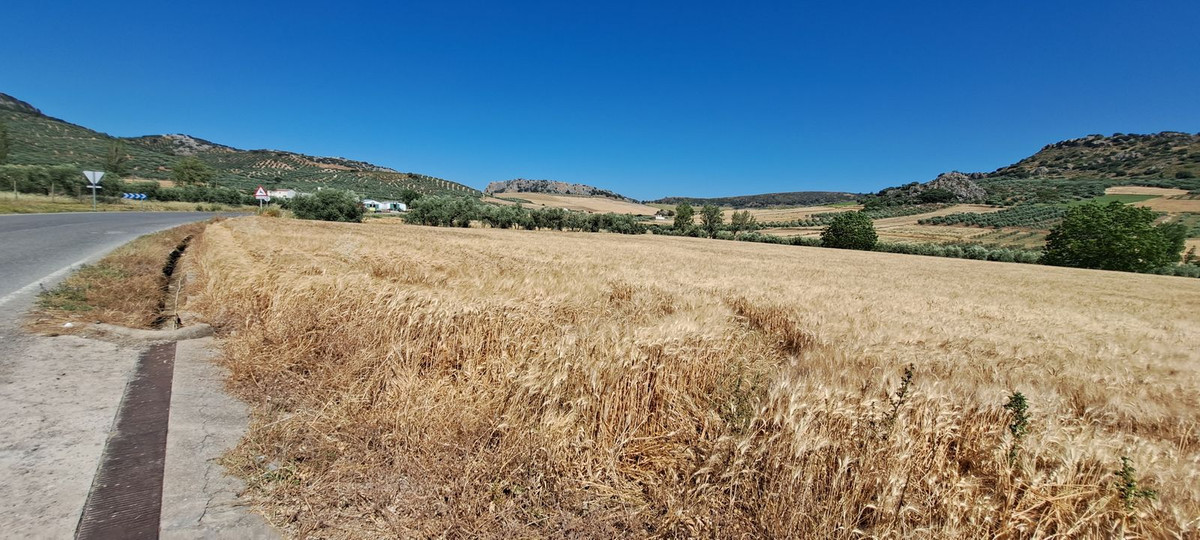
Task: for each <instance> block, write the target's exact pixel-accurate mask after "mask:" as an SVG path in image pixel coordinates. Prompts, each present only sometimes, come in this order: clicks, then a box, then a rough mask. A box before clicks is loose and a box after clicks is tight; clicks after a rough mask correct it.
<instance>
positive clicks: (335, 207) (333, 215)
mask: <svg viewBox="0 0 1200 540" xmlns="http://www.w3.org/2000/svg"><path fill="white" fill-rule="evenodd" d="M291 210H292V213H293V214H295V215H296V217H298V218H300V219H315V220H321V221H349V222H354V223H357V222H360V221H362V218H363V207H362V203H361V202H360V201H359V199H358V196H357V195H355V194H353V193H351V192H349V191H341V190H337V189H324V190H321V191H318V192H316V193H315V194H313V195H303V196H300V197H296V198H295V199H292V202H291Z"/></svg>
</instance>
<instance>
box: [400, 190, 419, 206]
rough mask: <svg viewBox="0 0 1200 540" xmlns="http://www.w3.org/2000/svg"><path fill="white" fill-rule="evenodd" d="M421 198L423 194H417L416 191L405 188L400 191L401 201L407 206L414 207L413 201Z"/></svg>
mask: <svg viewBox="0 0 1200 540" xmlns="http://www.w3.org/2000/svg"><path fill="white" fill-rule="evenodd" d="M420 198H421V194H420V193H417V192H416V191H415V190H412V189H407V188H405V189H404V190H401V191H400V200H401V201H402V202H404V205H405V206H412V203H413V201H415V200H417V199H420Z"/></svg>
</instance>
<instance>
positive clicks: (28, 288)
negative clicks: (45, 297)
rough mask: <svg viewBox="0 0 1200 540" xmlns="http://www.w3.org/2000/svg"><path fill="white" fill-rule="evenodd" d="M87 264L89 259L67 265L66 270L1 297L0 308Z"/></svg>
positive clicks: (55, 272)
mask: <svg viewBox="0 0 1200 540" xmlns="http://www.w3.org/2000/svg"><path fill="white" fill-rule="evenodd" d="M87 262H88V259H83V260H81V261H77V262H74V263H71V264H69V265H67V266H66V267H65V268H61V269H59V270H56V271H54V272H51V273H50V274H47V275H45V276H43V277H42V278H41V279H39V280H37V281H34V282H33V283H30V284H29V285H26V286H24V287H21V288H20V289H17V290H15V291H13V292H11V293H8V294H6V295H4V296H3V297H0V306H3V305H4V304H6V303H8V302H10V301H12V300H13V299H15V298H16V297H18V296H21V295H23V294H25V293H27V292H29V291H32V290H33V289H34V288H36V287H38V286H40V285H41V284H43V283H46V282H48V281H54V280H56V279H58V278H60V277H62V276H64V275H66V274H67V273H68V272H70V271H72V270H74V269H76V268H79V267H80V266H83V265H84V264H87Z"/></svg>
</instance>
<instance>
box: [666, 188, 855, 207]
mask: <svg viewBox="0 0 1200 540" xmlns="http://www.w3.org/2000/svg"><path fill="white" fill-rule="evenodd" d="M859 196H860V195H858V194H855V193H844V192H840V191H788V192H784V193H763V194H761V195H738V196H735V197H710V198H701V197H664V198H661V199H658V200H654V201H649V202H651V203H657V204H679V203H681V202H685V201H686V202H687V203H688V204H692V205H696V204H715V205H717V206H731V207H733V208H766V207H769V206H813V205H818V204H833V203H839V202H848V201H853V200H855V199H857V198H858V197H859Z"/></svg>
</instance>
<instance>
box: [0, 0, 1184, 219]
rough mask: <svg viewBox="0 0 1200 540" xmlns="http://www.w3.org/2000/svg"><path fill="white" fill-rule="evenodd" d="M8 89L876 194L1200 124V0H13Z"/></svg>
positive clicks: (607, 183) (474, 151) (337, 135)
mask: <svg viewBox="0 0 1200 540" xmlns="http://www.w3.org/2000/svg"><path fill="white" fill-rule="evenodd" d="M3 12H4V18H5V24H4V31H3V32H0V48H2V50H3V51H4V53H3V55H0V92H5V93H9V94H12V95H14V96H16V97H18V98H21V99H24V100H26V101H29V102H31V103H32V104H34V105H35V106H37V107H39V108H41V109H42V110H43V111H45V112H46V113H48V114H51V115H53V116H58V117H60V118H64V119H66V120H69V121H72V122H75V123H78V124H82V125H85V126H88V127H91V128H93V129H97V130H100V131H104V132H107V133H110V134H113V135H120V136H131V135H143V134H153V133H180V132H182V133H188V134H191V135H195V136H198V137H202V138H206V139H210V140H213V141H216V142H220V143H224V144H229V145H232V146H236V147H239V148H278V149H283V150H293V151H299V152H304V153H310V154H317V155H337V156H344V157H349V158H355V159H363V160H367V161H371V162H374V163H378V164H381V165H386V166H391V167H394V168H396V169H400V170H404V171H414V172H420V173H425V174H431V175H435V176H439V177H443V178H447V179H450V180H455V181H459V182H463V183H466V184H468V185H471V186H475V187H480V188H481V187H483V186H484V185H485V184H486V183H487V182H489V181H492V180H504V179H509V178H515V177H525V178H550V179H556V180H563V181H572V182H582V183H587V184H593V185H597V186H601V187H605V188H609V189H613V190H615V191H618V192H621V193H625V194H627V195H630V196H633V197H637V198H646V199H648V198H657V197H661V196H667V195H692V196H720V195H735V194H749V193H764V192H773V191H796V190H846V191H874V190H877V189H879V188H881V187H884V186H888V185H896V184H900V183H904V182H909V181H917V180H919V181H924V180H928V179H931V178H932V177H934V176H935V175H936V174H937V173H939V172H942V171H947V170H952V169H957V170H963V171H976V170H984V171H988V170H993V169H995V168H997V167H1000V166H1003V165H1006V164H1009V163H1011V162H1014V161H1016V160H1018V159H1020V158H1022V157H1025V156H1027V155H1029V154H1031V153H1033V152H1035V151H1036V150H1037V149H1038V148H1040V147H1041V146H1042V145H1044V144H1046V143H1050V142H1054V141H1057V140H1061V139H1065V138H1071V137H1077V136H1082V135H1086V134H1089V133H1104V134H1110V133H1113V132H1118V131H1119V132H1132V133H1144V132H1157V131H1162V130H1177V131H1191V132H1195V131H1200V2H1198V1H1196V0H1181V1H1170V0H1167V1H1155V2H1128V1H1122V2H1111V1H1104V0H1099V1H1096V0H1093V1H1086V2H1083V1H1071V2H1065V1H1064V2H1058V1H1050V2H1000V1H985V2H970V1H962V0H957V1H954V2H936V3H935V2H926V3H922V4H917V3H911V2H827V3H822V4H815V3H806V2H777V3H768V2H736V3H735V2H720V3H717V2H707V1H704V0H692V1H688V2H682V1H680V2H595V3H590V4H586V5H585V4H584V3H580V2H568V1H561V0H560V1H546V2H455V1H436V2H396V3H391V2H378V3H374V4H371V5H355V6H344V5H342V4H340V3H337V2H305V1H294V2H286V3H285V2H236V3H227V2H163V1H155V2H103V3H99V2H96V3H91V2H86V3H85V2H71V1H64V2H54V1H46V0H39V1H37V2H28V1H25V0H10V1H9V2H6V3H5V7H4V8H3Z"/></svg>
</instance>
